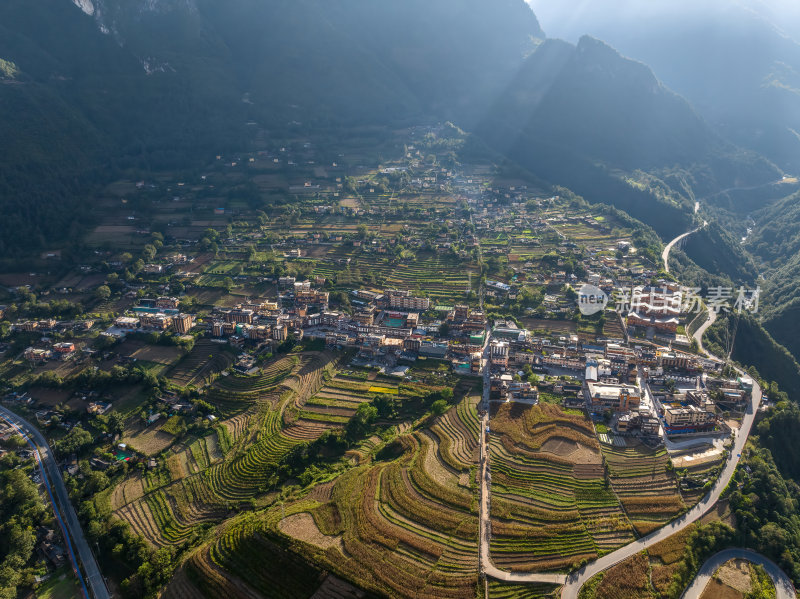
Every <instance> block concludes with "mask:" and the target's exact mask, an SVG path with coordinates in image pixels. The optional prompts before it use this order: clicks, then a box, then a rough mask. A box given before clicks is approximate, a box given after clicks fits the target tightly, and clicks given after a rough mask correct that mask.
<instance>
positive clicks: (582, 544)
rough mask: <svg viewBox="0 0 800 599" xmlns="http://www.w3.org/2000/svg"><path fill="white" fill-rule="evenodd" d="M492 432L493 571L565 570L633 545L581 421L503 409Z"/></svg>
mask: <svg viewBox="0 0 800 599" xmlns="http://www.w3.org/2000/svg"><path fill="white" fill-rule="evenodd" d="M491 431H492V432H491V439H490V459H491V471H492V489H491V492H492V503H491V507H492V510H491V516H492V521H491V526H492V542H491V547H490V551H491V556H492V560H493V561H494V563H495V565H497V566H498V567H499V568H502V569H507V570H512V571H519V572H527V571H543V570H559V569H566V568H569V567H570V566H571V565H572V564H574V563H575V562H579V561H580V560H582V559H584V558H586V559H593V558H595V557H597V556H598V555H600V554H602V553H606V552H608V551H610V550H612V549H614V548H616V547H618V546H620V545H623V544H625V543H627V542H629V541H631V540H632V539H633V531H632V529H631V526H630V523H629V522H628V520H627V518H626V517H625V513H624V512H623V510H622V507H621V506H620V503H619V501H618V500H617V498H616V497H615V495H614V493H613V492H612V491H611V489H610V488H609V486H608V482H607V480H606V478H605V474H604V470H603V464H602V459H601V453H600V448H599V447H598V443H597V440H596V439H595V437H594V432H593V429H592V427H591V423H590V422H589V421H588V420H586V418H585V417H584V416H583V415H572V414H566V413H564V412H563V411H562V410H561V408H559V407H558V406H555V405H550V404H542V405H539V406H524V405H520V404H502V405H501V406H500V407H499V409H497V412H496V414H494V415H493V417H492V419H491Z"/></svg>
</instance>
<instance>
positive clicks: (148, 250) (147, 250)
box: [142, 243, 156, 262]
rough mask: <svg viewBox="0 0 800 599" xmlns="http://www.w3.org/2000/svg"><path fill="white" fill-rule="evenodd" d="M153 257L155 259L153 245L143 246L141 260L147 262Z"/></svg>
mask: <svg viewBox="0 0 800 599" xmlns="http://www.w3.org/2000/svg"><path fill="white" fill-rule="evenodd" d="M155 257H156V248H155V246H154V245H152V244H150V243H148V244H147V245H145V246H144V248H142V258H144V259H145V260H147V261H148V262H149V261H151V260H152V259H153V258H155Z"/></svg>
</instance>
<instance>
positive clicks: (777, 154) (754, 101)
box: [531, 0, 800, 172]
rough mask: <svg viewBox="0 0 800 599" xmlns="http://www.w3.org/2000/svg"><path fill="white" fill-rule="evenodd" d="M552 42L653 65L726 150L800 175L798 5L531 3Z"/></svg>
mask: <svg viewBox="0 0 800 599" xmlns="http://www.w3.org/2000/svg"><path fill="white" fill-rule="evenodd" d="M531 4H532V5H533V6H534V9H535V10H538V11H541V13H542V14H543V15H545V17H544V18H545V19H546V23H547V25H548V26H549V27H548V28H549V30H550V32H551V34H554V35H557V36H560V37H564V38H565V39H577V38H578V37H579V36H581V35H584V34H590V35H594V36H597V37H599V38H601V39H603V40H605V41H606V42H608V43H610V44H611V45H613V46H614V47H615V48H617V49H618V50H619V51H620V52H622V53H623V54H625V55H627V56H630V57H632V58H634V59H637V60H641V61H644V62H645V63H647V64H648V65H650V66H651V67H652V68H653V69H654V70H655V72H656V73H657V74H658V76H659V78H661V80H662V81H663V82H664V83H665V84H666V85H668V86H669V87H671V88H672V89H674V90H675V91H676V92H678V93H679V94H682V95H684V96H685V97H686V98H687V99H688V100H689V101H690V102H692V104H693V105H694V107H695V108H696V109H697V110H698V112H699V113H700V114H701V115H702V116H704V117H705V118H706V119H708V120H709V121H710V122H711V123H713V124H714V125H715V126H716V127H718V128H719V130H720V132H721V133H722V134H723V135H725V136H726V137H728V138H729V139H730V140H731V141H733V142H735V143H737V144H739V145H742V146H744V147H748V148H751V149H753V150H755V151H758V152H759V153H761V154H763V155H765V156H767V157H769V158H770V159H771V160H773V161H775V162H776V163H777V164H778V165H779V166H780V167H782V168H784V169H786V170H789V171H790V172H798V171H800V137H799V136H798V131H800V91H798V90H800V43H798V42H800V40H798V39H797V32H798V28H797V24H798V23H800V17H798V15H800V9H798V7H797V5H796V3H790V2H759V1H756V0H741V1H734V2H732V1H730V0H712V1H709V2H690V1H688V0H678V1H677V2H672V1H666V0H655V1H653V2H638V1H636V0H626V1H622V2H616V1H614V2H611V1H610V0H566V1H564V2H557V3H556V2H545V1H543V0H532V2H531Z"/></svg>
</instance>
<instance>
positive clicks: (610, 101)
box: [478, 36, 779, 237]
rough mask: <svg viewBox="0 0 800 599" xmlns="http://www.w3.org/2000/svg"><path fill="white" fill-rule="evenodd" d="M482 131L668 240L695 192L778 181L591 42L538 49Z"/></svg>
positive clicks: (631, 65)
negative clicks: (632, 217)
mask: <svg viewBox="0 0 800 599" xmlns="http://www.w3.org/2000/svg"><path fill="white" fill-rule="evenodd" d="M478 131H479V132H480V134H481V135H483V136H484V137H485V138H486V139H487V140H489V142H490V143H491V144H492V145H493V146H494V147H495V148H497V149H499V150H500V151H502V152H504V153H506V154H508V155H509V156H511V157H512V158H513V159H515V160H517V161H518V162H520V163H521V164H523V165H525V166H526V167H528V168H530V169H531V170H532V171H533V172H535V173H536V174H538V175H540V176H541V177H543V178H544V179H547V180H551V181H559V182H561V183H563V184H564V185H567V186H569V187H570V188H572V189H574V190H575V191H577V192H578V193H581V194H585V195H587V196H591V197H594V198H597V197H598V196H599V197H600V199H607V201H608V202H609V203H613V204H614V205H616V206H617V207H619V208H621V209H623V210H626V211H627V212H629V213H630V214H631V215H633V216H635V217H637V218H640V219H641V220H644V221H645V222H647V223H648V224H651V225H653V226H654V227H655V228H656V230H657V231H658V232H659V233H660V234H662V236H665V237H671V236H674V234H677V233H679V232H682V231H684V230H685V229H686V227H687V226H688V224H689V220H690V219H689V216H690V214H689V213H690V212H691V207H692V206H693V200H694V196H695V194H696V195H698V196H699V195H702V194H705V193H709V192H711V191H712V190H714V189H721V188H724V187H727V186H730V185H739V184H750V183H756V182H766V181H769V180H773V179H774V178H776V177H778V175H779V171H778V169H776V168H775V167H774V166H773V165H772V164H770V163H769V162H768V161H766V160H764V159H763V158H761V157H759V156H757V155H755V154H754V153H753V152H747V151H743V150H741V149H740V148H738V147H736V146H734V145H733V144H731V143H730V142H727V141H726V140H724V139H723V138H722V137H720V136H719V135H718V134H717V133H716V132H715V131H714V130H713V129H712V127H710V126H709V125H708V124H707V123H706V121H705V120H704V119H703V118H701V117H700V116H699V115H698V114H697V113H696V112H695V111H694V109H693V108H692V107H691V106H690V105H689V103H688V102H687V101H686V100H685V99H683V98H682V97H680V96H678V95H677V94H675V93H674V92H672V91H671V90H669V89H668V88H667V87H665V86H664V85H663V84H662V83H661V82H660V81H659V80H658V79H657V78H656V77H655V75H654V74H653V72H652V71H651V70H650V69H649V68H648V67H647V66H646V65H644V64H642V63H639V62H636V61H633V60H630V59H626V58H624V57H623V56H621V55H620V54H619V53H618V52H617V51H616V50H614V49H613V48H611V47H610V46H608V45H607V44H605V43H603V42H601V41H599V40H597V39H595V38H592V37H589V36H584V37H582V38H581V39H580V41H579V42H578V44H577V45H572V44H569V43H567V42H564V41H561V40H547V41H546V42H545V43H543V44H541V45H540V46H539V47H538V48H537V49H536V51H535V52H534V53H533V54H532V55H531V56H530V57H529V58H528V59H527V60H526V62H525V64H524V65H523V67H522V69H520V72H519V74H518V75H517V77H516V78H515V80H514V81H513V82H512V83H511V84H510V85H509V86H508V88H507V90H506V92H505V93H504V94H503V96H502V97H501V99H500V100H499V101H498V102H497V103H496V104H495V105H494V107H493V109H492V110H491V112H490V114H489V116H488V117H487V118H486V119H485V121H484V122H483V123H482V124H481V126H480V127H479V129H478ZM643 173H648V174H649V176H645V175H644V174H643ZM654 188H655V189H656V191H655V192H654V191H653V189H654ZM659 188H660V189H659ZM678 190H680V191H678Z"/></svg>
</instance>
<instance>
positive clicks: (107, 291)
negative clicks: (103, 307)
mask: <svg viewBox="0 0 800 599" xmlns="http://www.w3.org/2000/svg"><path fill="white" fill-rule="evenodd" d="M94 295H95V297H97V299H100V300H104V301H105V300H107V299H108V298H110V297H111V288H110V287H109V286H108V285H100V287H98V288H97V289H95V290H94Z"/></svg>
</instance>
